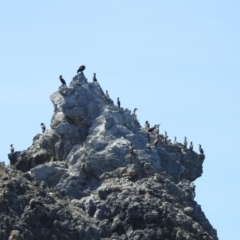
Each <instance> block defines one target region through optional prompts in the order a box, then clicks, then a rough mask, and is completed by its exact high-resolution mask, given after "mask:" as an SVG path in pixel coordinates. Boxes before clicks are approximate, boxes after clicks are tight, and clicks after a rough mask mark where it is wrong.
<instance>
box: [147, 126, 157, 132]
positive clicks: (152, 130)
mask: <svg viewBox="0 0 240 240" xmlns="http://www.w3.org/2000/svg"><path fill="white" fill-rule="evenodd" d="M156 127H157V125H154V127H151V128H148V132H154V131H155V129H156Z"/></svg>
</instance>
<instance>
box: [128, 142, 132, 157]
mask: <svg viewBox="0 0 240 240" xmlns="http://www.w3.org/2000/svg"><path fill="white" fill-rule="evenodd" d="M129 153H130V154H131V155H133V144H132V143H131V142H130V146H129Z"/></svg>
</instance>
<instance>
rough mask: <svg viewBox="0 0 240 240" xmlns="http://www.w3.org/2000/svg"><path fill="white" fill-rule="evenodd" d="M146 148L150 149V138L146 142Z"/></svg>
mask: <svg viewBox="0 0 240 240" xmlns="http://www.w3.org/2000/svg"><path fill="white" fill-rule="evenodd" d="M146 148H147V150H148V151H151V150H152V149H151V144H150V140H148V143H147V144H146Z"/></svg>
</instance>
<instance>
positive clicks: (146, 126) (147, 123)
mask: <svg viewBox="0 0 240 240" xmlns="http://www.w3.org/2000/svg"><path fill="white" fill-rule="evenodd" d="M145 128H146V129H149V128H150V124H149V122H148V121H146V122H145Z"/></svg>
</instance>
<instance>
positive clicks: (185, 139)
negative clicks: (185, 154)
mask: <svg viewBox="0 0 240 240" xmlns="http://www.w3.org/2000/svg"><path fill="white" fill-rule="evenodd" d="M183 145H184V148H187V145H188V142H187V138H186V137H184V142H183Z"/></svg>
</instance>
